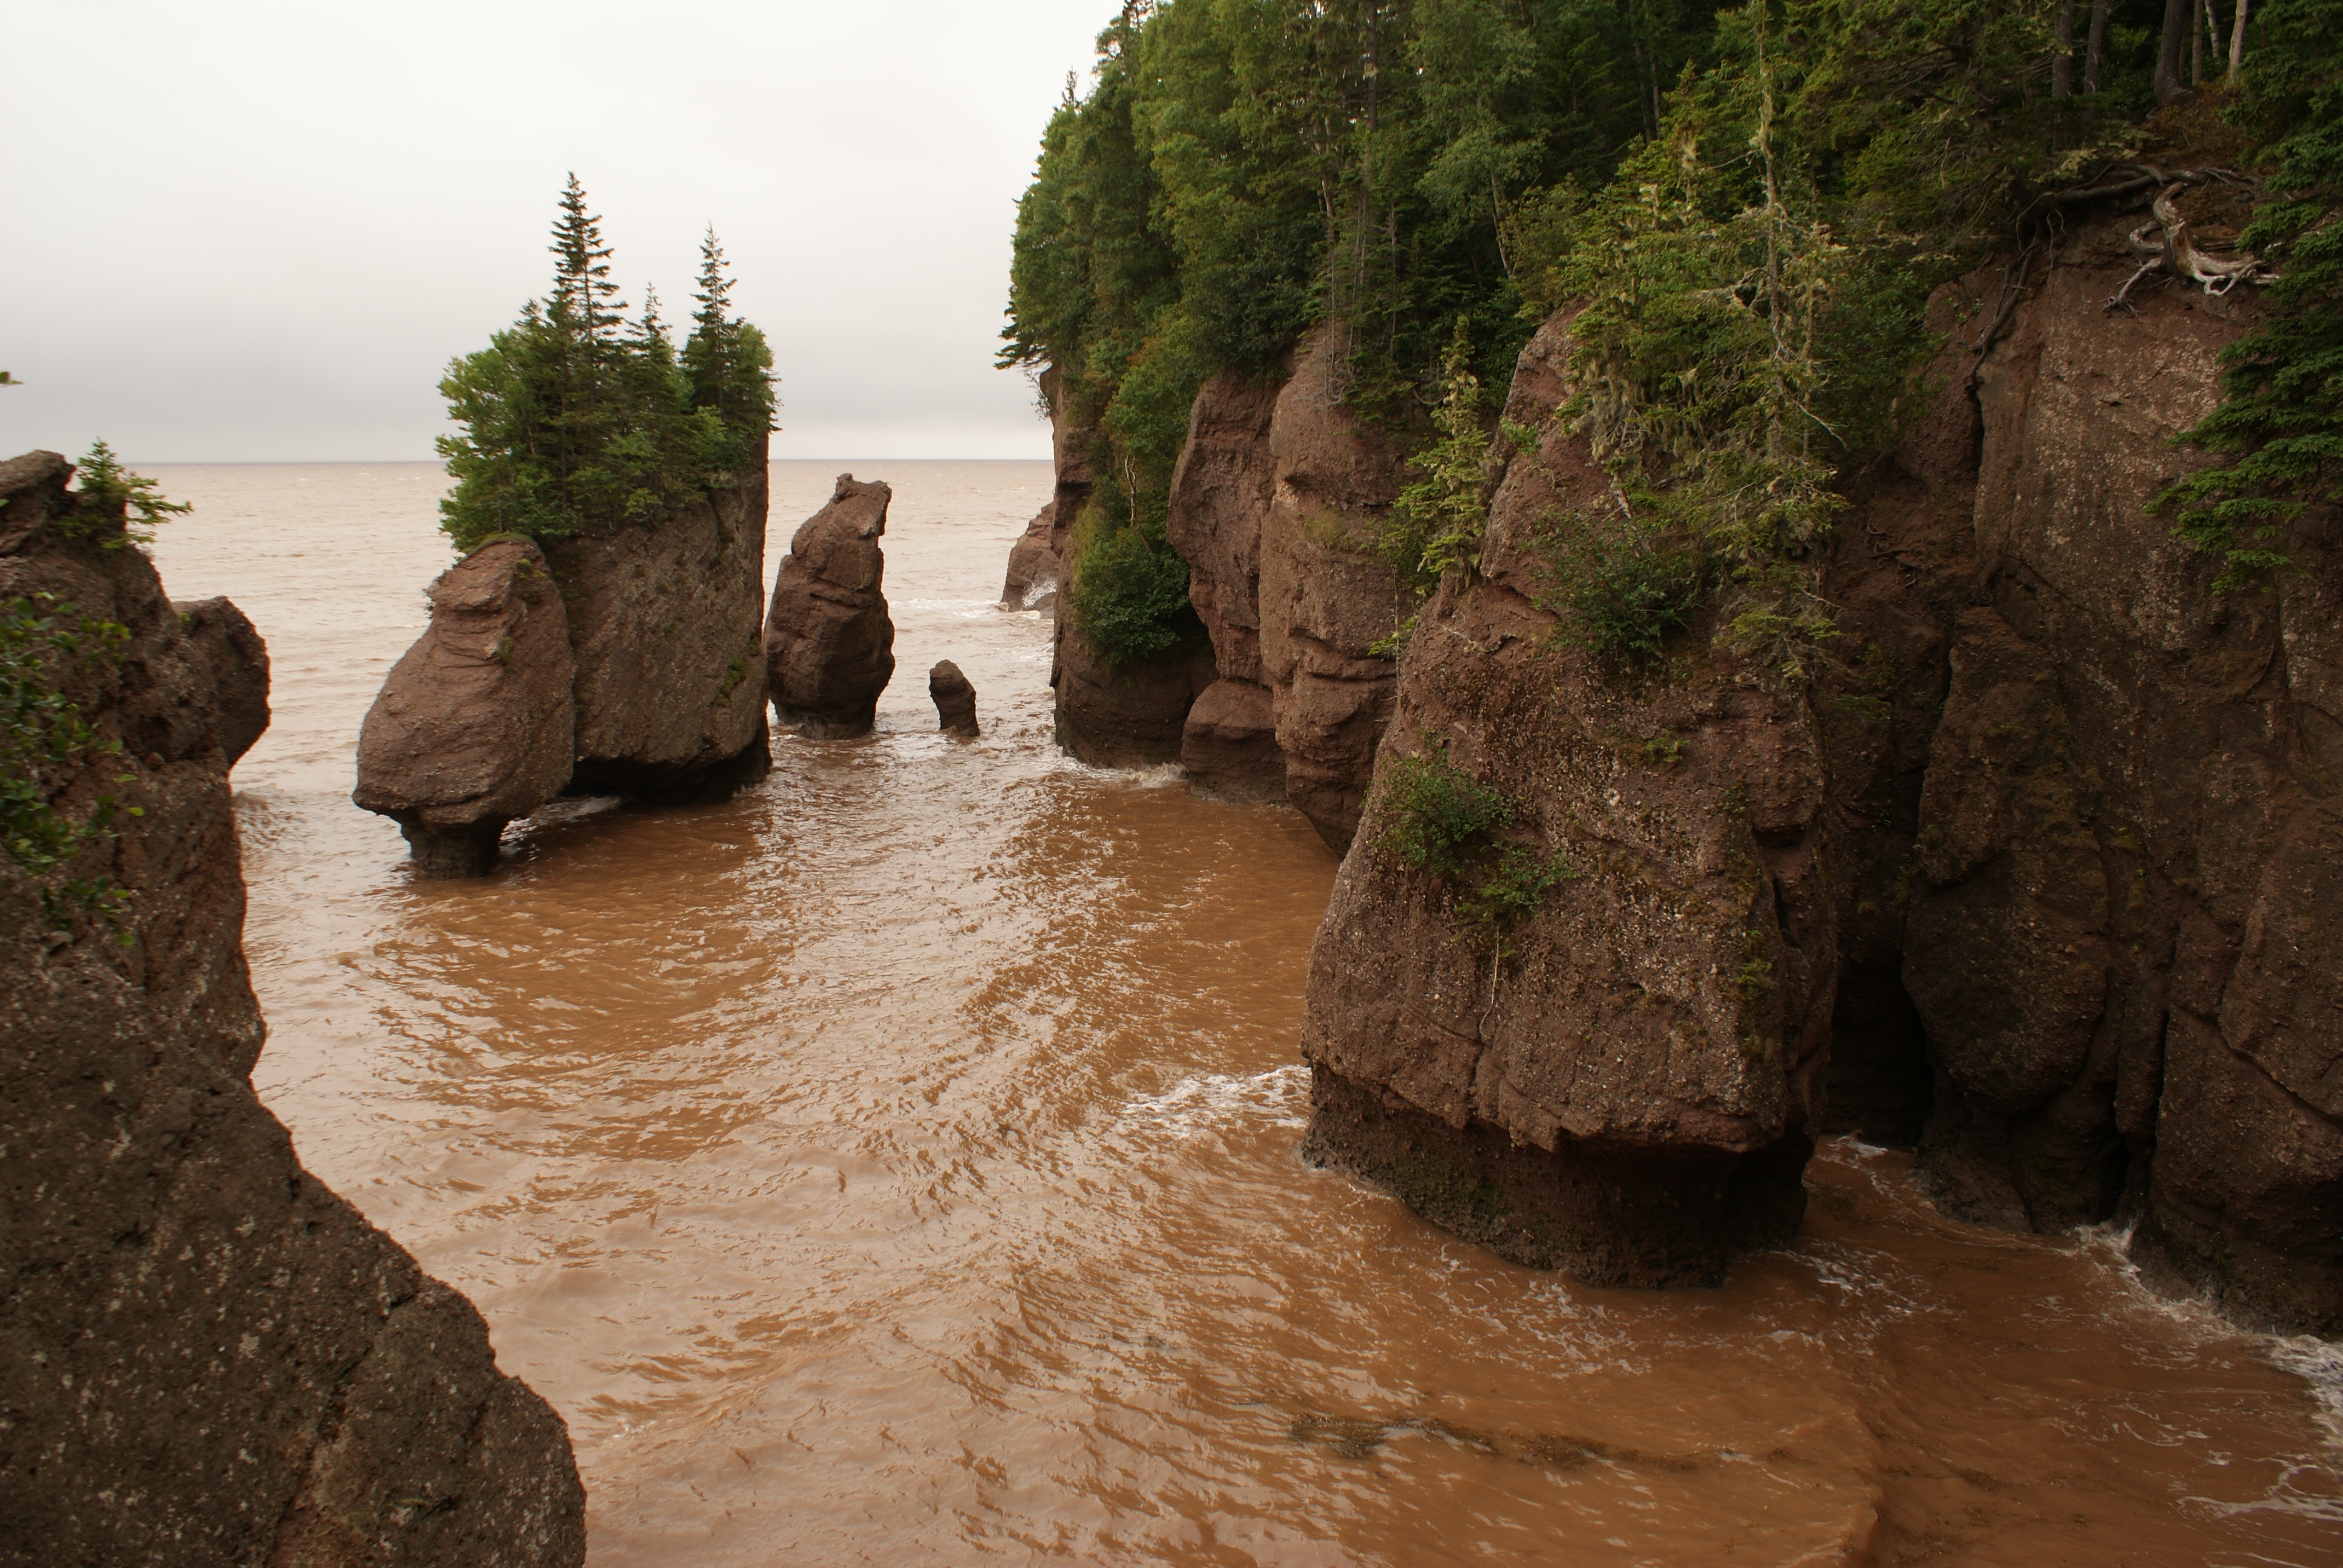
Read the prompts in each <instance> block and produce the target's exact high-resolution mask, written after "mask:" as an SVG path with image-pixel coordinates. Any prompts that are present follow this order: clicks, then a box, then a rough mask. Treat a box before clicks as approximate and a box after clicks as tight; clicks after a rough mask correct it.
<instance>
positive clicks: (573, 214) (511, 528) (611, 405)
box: [438, 175, 774, 553]
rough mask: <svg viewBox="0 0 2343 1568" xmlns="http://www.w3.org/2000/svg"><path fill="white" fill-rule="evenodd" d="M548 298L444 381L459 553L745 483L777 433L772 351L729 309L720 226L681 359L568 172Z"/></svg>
mask: <svg viewBox="0 0 2343 1568" xmlns="http://www.w3.org/2000/svg"><path fill="white" fill-rule="evenodd" d="M551 249H552V251H553V254H554V256H555V261H556V265H555V267H554V276H553V291H552V295H551V297H550V298H549V300H548V302H546V303H544V304H539V303H538V301H537V300H534V299H532V300H530V301H529V302H528V304H527V305H526V306H525V307H523V308H522V311H521V316H520V319H519V320H518V321H517V322H515V323H514V324H513V325H512V326H511V327H508V328H506V329H505V330H504V331H502V332H499V333H497V334H496V335H495V336H494V337H491V338H490V339H489V342H488V347H486V348H483V349H481V350H479V351H478V352H477V353H474V354H468V355H465V356H463V357H460V358H458V359H457V360H455V361H454V362H453V363H451V364H450V365H449V366H448V367H447V378H446V379H444V380H443V381H441V382H440V383H439V391H440V394H441V395H442V396H443V397H446V398H447V411H448V416H449V417H450V418H452V419H454V420H455V421H456V422H457V423H458V424H459V425H461V426H462V427H464V428H463V432H462V434H460V435H451V436H442V437H439V442H438V447H439V455H440V457H443V458H444V459H446V461H447V472H448V474H449V475H450V477H453V478H454V479H455V481H456V486H455V488H454V489H453V490H452V491H451V492H450V493H449V494H448V496H447V498H446V499H445V500H443V501H441V502H440V504H439V509H440V514H441V521H440V527H441V528H444V529H446V530H447V535H448V537H449V538H451V539H453V540H454V541H455V544H456V548H457V550H458V553H467V552H469V551H471V550H473V549H476V548H478V547H479V546H480V545H481V544H482V543H483V542H484V541H486V540H488V539H489V538H493V537H495V536H497V535H498V534H519V535H525V536H527V537H528V538H535V539H538V540H552V539H558V538H565V537H567V536H568V535H571V534H579V533H595V532H602V531H607V530H608V529H610V528H617V527H618V526H620V525H621V524H624V523H628V522H631V521H639V520H641V519H644V518H649V517H651V516H653V515H655V514H656V513H658V512H659V511H660V510H661V509H663V508H669V507H674V506H678V505H680V504H683V503H685V502H688V501H690V500H692V499H694V498H697V497H699V496H702V495H705V494H706V493H708V492H709V490H711V489H717V488H721V487H727V486H729V485H731V484H734V483H736V482H737V480H738V477H739V470H740V469H741V467H743V466H744V465H745V464H748V463H751V462H753V461H755V457H754V454H755V453H756V452H757V450H758V448H759V442H760V441H761V440H762V439H763V437H764V436H765V434H766V432H767V431H769V430H770V429H771V428H772V427H773V409H774V398H773V377H772V364H773V357H772V352H771V350H770V349H769V347H767V346H766V343H765V338H764V335H763V334H762V333H760V332H759V331H758V330H757V328H756V327H754V326H752V325H750V324H749V322H747V321H745V320H743V319H741V318H740V317H737V316H734V315H732V314H730V306H729V299H728V296H729V292H730V289H731V282H730V279H729V276H728V275H727V272H726V268H725V263H724V253H723V250H722V248H721V247H720V246H719V245H718V244H717V241H716V235H715V231H714V230H713V229H710V230H709V234H708V236H707V237H706V239H705V240H703V241H702V242H701V245H700V272H699V287H698V290H697V292H696V293H695V294H694V296H693V298H694V300H695V302H696V304H697V309H696V310H695V311H694V312H693V315H692V323H691V332H690V335H689V337H687V338H686V339H685V341H684V345H683V348H682V351H681V353H680V354H679V353H678V352H677V350H676V347H675V344H674V341H673V339H672V338H671V337H669V333H668V329H667V325H666V323H665V322H663V321H662V320H661V319H660V318H659V301H658V297H657V296H656V295H655V294H651V293H649V291H646V295H645V298H644V302H643V309H642V314H641V315H640V316H639V317H636V318H635V319H634V320H632V321H628V320H627V319H625V313H626V310H627V304H626V302H625V301H624V300H622V299H620V298H619V297H618V285H617V284H615V283H613V282H611V281H610V261H609V257H610V247H609V246H608V245H607V244H605V243H604V241H603V238H602V229H601V219H600V217H599V216H596V215H595V214H592V213H589V212H588V210H587V206H586V192H585V189H584V187H582V186H580V185H579V184H578V176H575V175H572V176H570V177H569V183H568V186H567V187H566V188H565V189H564V190H563V192H562V195H561V208H560V216H558V218H557V219H556V220H555V222H554V226H553V245H552V246H551Z"/></svg>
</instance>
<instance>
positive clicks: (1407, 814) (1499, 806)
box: [1383, 740, 1518, 879]
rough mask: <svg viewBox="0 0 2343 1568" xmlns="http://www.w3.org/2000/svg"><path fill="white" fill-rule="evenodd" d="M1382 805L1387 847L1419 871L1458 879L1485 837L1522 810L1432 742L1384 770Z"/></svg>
mask: <svg viewBox="0 0 2343 1568" xmlns="http://www.w3.org/2000/svg"><path fill="white" fill-rule="evenodd" d="M1383 806H1384V809H1386V810H1388V811H1389V812H1390V813H1391V818H1392V822H1391V826H1390V827H1389V828H1387V829H1384V830H1383V848H1384V849H1389V850H1390V851H1391V852H1392V853H1393V854H1394V855H1397V856H1398V857H1399V858H1400V859H1403V860H1404V861H1406V862H1407V863H1408V864H1409V865H1411V866H1413V867H1414V868H1415V869H1417V870H1419V871H1428V872H1430V873H1431V874H1432V875H1433V876H1435V877H1441V878H1446V879H1456V878H1460V877H1462V876H1463V875H1464V871H1465V868H1466V864H1467V860H1468V859H1469V855H1470V852H1471V850H1472V849H1473V848H1474V847H1475V846H1477V845H1478V844H1479V842H1480V841H1481V840H1482V839H1483V837H1484V836H1485V835H1487V834H1489V833H1493V832H1495V831H1497V830H1499V829H1505V828H1510V827H1512V826H1513V819H1514V817H1515V816H1516V815H1517V814H1518V809H1517V808H1516V807H1515V806H1514V805H1513V802H1512V801H1511V800H1508V799H1505V797H1504V795H1503V793H1502V792H1500V791H1499V790H1496V789H1492V788H1491V787H1490V786H1488V785H1486V784H1483V783H1482V782H1481V781H1480V780H1479V779H1475V778H1473V775H1471V774H1470V773H1467V772H1465V771H1464V769H1462V768H1459V767H1458V766H1456V764H1455V763H1454V762H1453V761H1451V760H1450V759H1449V756H1448V748H1447V746H1446V745H1445V744H1444V743H1442V742H1438V741H1433V740H1428V741H1427V743H1426V747H1425V749H1424V750H1423V751H1422V752H1421V753H1419V754H1417V755H1416V756H1413V757H1393V758H1392V759H1390V761H1389V762H1388V763H1387V764H1385V766H1384V768H1383Z"/></svg>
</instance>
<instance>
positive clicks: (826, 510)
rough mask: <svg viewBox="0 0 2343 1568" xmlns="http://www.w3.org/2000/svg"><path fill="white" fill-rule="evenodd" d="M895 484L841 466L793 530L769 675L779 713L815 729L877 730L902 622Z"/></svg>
mask: <svg viewBox="0 0 2343 1568" xmlns="http://www.w3.org/2000/svg"><path fill="white" fill-rule="evenodd" d="M893 498H894V492H893V491H892V490H890V489H889V488H888V487H886V486H885V485H883V484H880V483H879V482H877V481H875V480H874V481H872V482H870V483H868V484H866V483H863V482H862V481H860V480H858V479H856V478H855V477H854V476H853V475H851V474H840V476H839V477H838V485H837V487H836V488H835V489H834V490H833V491H832V492H831V493H830V502H829V504H828V505H827V506H825V507H823V508H821V510H820V511H818V512H816V513H815V514H814V515H813V516H812V517H810V518H807V519H806V520H805V522H804V523H803V524H802V525H800V526H799V528H798V531H797V534H796V536H795V537H794V538H791V539H790V540H789V554H788V555H786V556H784V557H782V558H781V565H780V569H779V572H778V573H776V574H775V576H774V578H773V602H772V609H771V612H770V613H769V615H768V616H767V617H766V619H765V678H766V682H767V685H768V687H769V689H770V693H771V696H772V700H773V712H774V714H775V716H776V717H777V718H778V719H779V720H780V722H781V723H782V724H783V725H784V726H785V727H788V728H789V729H795V730H797V731H798V732H799V734H800V735H804V736H807V737H809V738H811V739H848V738H850V737H853V736H857V735H868V734H870V726H871V722H872V720H873V719H874V718H875V717H876V715H877V713H878V709H879V694H880V692H882V691H884V690H886V689H887V682H888V680H889V679H890V678H892V677H893V675H894V673H895V651H894V650H895V623H894V622H893V621H891V620H890V619H889V618H887V596H886V595H885V594H884V593H882V592H880V579H881V578H883V577H884V576H885V573H886V569H887V559H886V557H885V556H884V555H883V554H882V553H881V552H880V548H879V538H880V535H882V534H884V533H885V532H886V531H887V508H888V504H889V503H890V501H891V500H892V499H893Z"/></svg>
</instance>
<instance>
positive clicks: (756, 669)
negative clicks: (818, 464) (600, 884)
mask: <svg viewBox="0 0 2343 1568" xmlns="http://www.w3.org/2000/svg"><path fill="white" fill-rule="evenodd" d="M765 450H766V448H765V443H764V441H763V440H762V439H760V440H759V442H758V445H757V448H756V451H755V453H754V455H753V456H752V457H750V459H749V461H748V462H747V463H745V464H743V465H742V468H741V474H740V481H739V484H738V485H736V486H734V487H732V488H729V489H725V490H719V491H716V492H714V493H713V494H711V495H709V496H708V497H705V498H702V499H699V500H697V501H694V502H692V503H690V504H689V505H688V506H683V507H679V508H672V509H670V510H669V511H666V512H663V513H661V514H659V516H658V517H657V518H653V519H651V520H650V521H649V522H647V523H643V524H633V525H628V526H626V527H622V528H614V529H611V530H610V531H609V532H608V533H597V534H579V535H576V536H573V537H572V538H566V539H559V540H557V541H555V542H554V543H553V544H552V545H551V546H550V547H549V548H548V549H547V550H546V558H547V560H548V563H549V564H550V565H551V567H552V568H553V577H554V580H555V581H556V582H558V584H559V585H560V587H561V597H562V598H563V600H564V601H565V602H566V604H567V605H568V615H569V639H570V646H571V648H572V649H573V650H574V652H575V654H576V658H577V661H578V679H577V706H578V715H577V745H578V762H577V768H576V770H575V774H574V779H573V782H574V784H575V785H576V786H577V787H578V788H580V789H589V790H608V791H609V792H610V793H612V794H617V795H624V796H627V797H628V798H629V799H640V800H653V801H664V800H694V799H722V798H724V797H725V796H728V795H729V794H731V793H732V792H733V791H734V790H736V789H739V788H741V787H742V786H743V785H745V784H749V783H752V782H754V781H755V780H757V779H761V778H763V777H764V775H765V773H766V772H767V771H768V770H769V769H770V768H771V766H772V757H771V753H770V752H769V749H768V748H767V744H766V729H765V692H764V679H763V676H764V636H763V630H762V628H763V624H764V608H765V585H764V579H763V573H764V562H765V510H766V492H767V473H766V464H765Z"/></svg>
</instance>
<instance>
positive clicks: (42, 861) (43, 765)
mask: <svg viewBox="0 0 2343 1568" xmlns="http://www.w3.org/2000/svg"><path fill="white" fill-rule="evenodd" d="M129 636H130V633H129V630H128V628H126V627H123V626H120V625H118V624H116V623H115V622H113V621H105V620H97V619H95V618H91V617H88V616H85V615H83V614H82V613H81V612H80V611H79V610H78V609H77V608H75V606H73V605H72V604H70V603H67V602H65V601H62V600H59V599H57V598H54V597H53V596H51V595H48V594H42V595H39V596H37V601H36V600H35V599H27V598H19V599H15V600H13V601H11V602H10V603H8V604H7V605H5V607H0V843H5V845H6V847H7V850H8V858H9V859H11V860H14V861H15V863H16V864H17V865H18V866H20V867H22V868H23V869H25V871H26V872H27V873H28V874H30V875H31V876H32V877H33V878H34V879H35V880H36V881H38V882H40V883H41V884H42V887H41V903H42V907H43V908H44V909H45V910H46V911H47V913H48V916H49V920H50V922H51V924H53V925H54V926H55V927H56V928H57V929H58V930H71V929H72V927H73V923H74V914H75V910H80V911H83V912H86V913H90V914H96V915H100V916H103V917H105V918H106V919H107V920H110V921H113V922H114V923H115V924H116V925H117V926H118V925H119V923H120V921H119V915H120V913H121V911H122V910H124V909H125V908H126V906H127V904H128V902H129V893H128V892H127V890H125V889H122V888H119V887H117V886H116V885H115V883H114V882H113V880H112V879H110V878H107V877H104V876H99V877H91V878H77V879H72V880H68V881H65V882H62V883H58V882H56V881H55V880H54V879H55V877H56V875H57V873H58V872H59V871H60V870H61V869H63V868H65V867H67V866H70V865H71V864H72V863H73V862H74V861H75V860H76V859H79V858H80V856H81V854H82V852H83V851H84V850H85V849H88V848H89V846H91V845H92V844H94V843H97V842H101V841H103V840H106V839H111V838H112V837H113V836H114V833H113V824H114V819H115V818H116V816H118V815H122V814H125V813H126V814H127V815H130V816H133V817H136V816H137V815H139V809H138V808H137V807H135V806H132V807H124V806H122V805H121V804H120V802H119V801H117V800H116V799H115V797H114V796H112V795H110V794H102V795H100V796H99V797H98V798H97V799H96V803H95V804H94V805H93V806H92V808H91V809H90V812H89V815H88V816H86V817H85V818H84V819H82V820H80V821H78V822H76V821H74V820H73V819H70V818H68V817H65V816H64V815H62V814H61V813H59V812H58V811H57V810H56V809H55V807H54V806H52V805H51V804H50V796H51V795H52V794H53V793H54V792H55V790H56V789H59V788H60V787H62V785H63V784H64V783H65V779H66V778H67V777H68V775H70V773H72V772H73V771H74V770H75V769H79V768H81V767H83V766H85V765H87V764H88V763H89V761H90V760H91V759H105V758H108V757H116V756H119V755H120V754H121V751H122V743H121V742H120V741H119V740H100V739H98V738H97V737H96V734H95V733H94V732H93V731H92V730H91V729H90V727H89V725H88V723H87V721H86V720H85V719H83V718H82V715H81V709H79V708H77V707H76V706H75V704H74V703H73V702H72V701H70V700H69V699H67V698H66V697H65V695H64V694H63V693H62V692H60V691H59V690H58V689H57V679H56V676H57V669H58V667H60V666H75V665H79V666H86V665H91V664H116V663H119V662H120V660H121V658H122V648H123V645H124V644H125V643H126V642H127V641H128V639H129ZM133 777H134V775H132V774H128V773H122V774H117V775H116V778H115V780H114V781H115V782H116V783H128V782H129V781H130V780H131V779H132V778H133Z"/></svg>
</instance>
